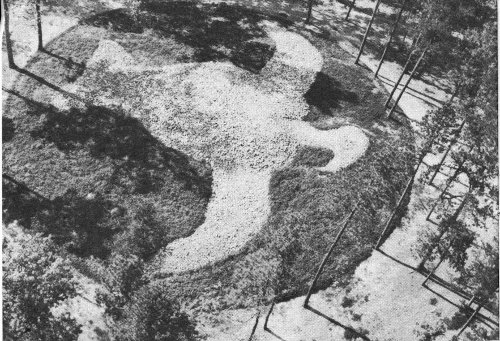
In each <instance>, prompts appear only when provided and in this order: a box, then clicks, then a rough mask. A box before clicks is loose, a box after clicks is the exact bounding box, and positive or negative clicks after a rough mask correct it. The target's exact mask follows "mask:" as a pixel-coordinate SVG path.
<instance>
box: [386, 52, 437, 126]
mask: <svg viewBox="0 0 500 341" xmlns="http://www.w3.org/2000/svg"><path fill="white" fill-rule="evenodd" d="M430 44H431V43H429V44H428V45H427V46H426V47H425V48H424V50H423V51H422V54H421V55H420V57H419V58H418V61H417V63H416V64H415V66H414V67H413V70H412V71H411V73H410V76H409V77H408V79H407V80H406V83H405V85H404V86H403V89H401V91H400V92H399V95H398V97H397V98H396V101H395V102H394V105H393V106H392V108H391V110H390V111H389V117H391V115H392V113H393V112H394V111H395V110H396V107H397V106H398V103H399V101H400V100H401V97H402V96H403V94H404V92H405V91H406V89H407V88H408V86H409V85H410V82H411V80H412V79H413V77H414V76H415V72H416V71H417V69H418V67H419V66H420V63H421V62H422V60H423V59H424V57H425V54H426V53H427V51H428V50H429V47H430ZM403 72H404V71H403ZM396 86H397V85H395V87H396Z"/></svg>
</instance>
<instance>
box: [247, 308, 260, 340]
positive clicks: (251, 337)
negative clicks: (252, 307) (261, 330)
mask: <svg viewBox="0 0 500 341" xmlns="http://www.w3.org/2000/svg"><path fill="white" fill-rule="evenodd" d="M256 316H257V317H256V318H255V323H254V325H253V328H252V333H251V334H250V337H249V338H248V341H252V339H253V335H254V334H255V330H256V329H257V325H258V324H259V317H260V310H259V311H258V312H257V315H256Z"/></svg>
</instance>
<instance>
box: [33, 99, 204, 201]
mask: <svg viewBox="0 0 500 341" xmlns="http://www.w3.org/2000/svg"><path fill="white" fill-rule="evenodd" d="M44 109H45V110H44ZM36 114H37V115H42V114H44V115H45V118H46V119H45V122H44V123H43V124H42V126H41V127H39V128H36V129H35V130H33V131H32V132H31V136H32V137H33V138H40V139H44V140H46V141H49V142H52V143H54V144H55V145H56V146H57V148H58V149H60V150H62V151H65V152H70V151H72V150H77V149H85V150H87V151H88V153H89V154H90V155H91V156H92V157H95V158H110V159H112V160H114V161H115V170H114V181H115V182H116V184H117V185H119V186H122V187H125V188H129V189H130V187H131V188H132V189H133V192H135V193H140V194H145V193H149V192H155V191H159V190H160V189H161V188H162V186H163V184H164V182H165V178H166V177H165V172H166V171H170V172H171V173H172V174H173V175H174V177H175V178H176V179H178V180H180V181H181V182H183V183H184V185H185V187H186V188H187V189H188V190H191V191H195V192H197V193H199V194H201V195H202V197H205V198H209V197H210V196H211V193H212V182H211V175H210V174H203V173H206V172H204V168H205V167H204V165H200V164H197V163H196V162H195V161H193V160H192V159H190V158H189V157H188V156H187V155H186V154H183V153H181V152H179V151H177V150H175V149H173V148H169V147H166V146H165V145H163V144H162V143H161V142H160V141H158V140H157V139H156V138H155V137H153V136H152V135H151V134H150V133H149V131H148V130H147V129H146V128H145V127H144V126H143V125H142V123H140V121H138V120H137V119H135V118H133V117H130V116H127V115H126V114H124V113H123V112H122V111H121V110H119V109H109V108H106V107H99V106H89V107H88V108H87V109H85V110H81V109H77V108H71V109H70V110H69V111H67V112H61V111H58V110H55V109H54V108H50V109H49V110H47V109H46V108H42V110H37V111H36ZM200 169H201V170H200Z"/></svg>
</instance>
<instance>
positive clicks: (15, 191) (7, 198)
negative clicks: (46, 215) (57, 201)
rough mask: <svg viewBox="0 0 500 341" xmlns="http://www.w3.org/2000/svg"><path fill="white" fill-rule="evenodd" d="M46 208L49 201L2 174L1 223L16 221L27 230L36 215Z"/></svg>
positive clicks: (48, 206) (48, 205)
mask: <svg viewBox="0 0 500 341" xmlns="http://www.w3.org/2000/svg"><path fill="white" fill-rule="evenodd" d="M48 208H50V199H48V198H46V197H44V196H43V195H41V194H40V193H38V192H36V191H33V190H32V189H30V188H29V187H28V186H26V185H25V184H23V183H21V182H19V181H16V180H15V179H14V178H13V177H11V176H9V175H7V174H2V211H3V216H2V221H3V222H4V223H5V224H9V223H11V222H13V221H15V220H17V221H18V222H19V224H20V225H21V226H24V227H26V228H28V229H29V228H31V226H32V222H33V217H35V215H36V213H37V212H39V211H41V210H44V209H48Z"/></svg>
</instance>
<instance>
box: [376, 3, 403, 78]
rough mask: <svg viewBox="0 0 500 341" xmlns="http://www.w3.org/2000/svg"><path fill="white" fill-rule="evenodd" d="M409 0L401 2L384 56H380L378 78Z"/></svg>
mask: <svg viewBox="0 0 500 341" xmlns="http://www.w3.org/2000/svg"><path fill="white" fill-rule="evenodd" d="M406 2H407V0H403V3H402V4H401V8H400V9H399V12H398V16H397V17H396V21H395V22H394V26H393V27H392V30H391V33H390V34H389V39H388V40H387V43H386V44H385V47H384V51H383V52H382V56H381V57H380V61H379V63H378V66H377V70H376V71H375V75H374V77H375V78H377V75H378V73H379V71H380V68H381V67H382V63H383V62H384V59H385V56H386V54H387V50H388V49H389V45H391V42H392V39H393V38H394V34H395V33H396V30H397V28H398V25H399V21H400V20H401V16H402V15H403V11H404V9H405V5H406Z"/></svg>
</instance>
